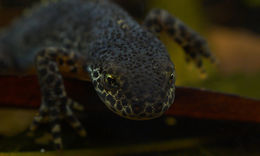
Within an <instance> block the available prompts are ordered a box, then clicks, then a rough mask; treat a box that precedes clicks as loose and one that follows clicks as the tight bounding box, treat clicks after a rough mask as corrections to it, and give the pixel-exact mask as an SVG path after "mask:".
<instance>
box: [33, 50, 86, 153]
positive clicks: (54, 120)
mask: <svg viewBox="0 0 260 156" xmlns="http://www.w3.org/2000/svg"><path fill="white" fill-rule="evenodd" d="M35 63H36V69H37V73H38V79H39V82H40V87H41V92H42V103H41V107H40V110H39V114H38V115H37V116H36V117H35V118H34V121H33V123H32V125H31V127H30V130H35V129H36V128H37V126H38V125H39V124H40V122H42V121H43V119H44V118H46V117H47V118H48V120H49V123H50V124H51V125H50V126H51V133H52V136H53V142H54V145H55V147H56V148H57V149H60V148H62V139H61V127H60V120H61V119H63V118H65V119H66V120H67V121H68V122H69V124H70V125H71V126H72V127H73V128H74V129H75V130H76V131H77V132H78V134H79V135H80V136H85V135H86V132H85V130H84V128H83V126H82V125H81V123H80V122H79V120H78V119H77V118H76V117H75V116H74V114H73V112H72V109H71V108H74V109H77V110H82V109H83V107H82V106H81V105H79V104H78V103H77V102H75V101H74V100H72V99H70V98H69V97H67V94H66V91H65V87H64V84H63V79H62V76H61V72H60V70H59V67H60V68H62V67H63V66H67V69H68V71H70V72H72V73H76V72H77V71H79V70H80V69H81V68H82V67H80V66H82V64H81V62H80V58H79V57H78V56H77V54H76V53H74V52H71V51H66V50H64V49H59V48H46V49H43V50H41V51H40V52H38V54H37V56H36V59H35Z"/></svg>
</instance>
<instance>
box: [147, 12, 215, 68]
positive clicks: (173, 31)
mask: <svg viewBox="0 0 260 156" xmlns="http://www.w3.org/2000/svg"><path fill="white" fill-rule="evenodd" d="M144 25H145V26H146V27H147V28H148V29H149V30H150V31H152V32H153V33H160V32H162V31H166V33H167V34H168V35H169V36H171V37H172V38H173V39H174V41H175V42H176V43H178V44H179V45H180V46H181V47H182V48H183V49H184V52H185V53H186V60H187V61H194V62H195V63H196V65H197V67H199V68H200V69H201V71H202V72H205V71H204V69H203V68H202V58H203V57H205V58H208V59H210V60H211V61H212V62H215V57H214V56H213V55H212V54H211V52H210V50H209V47H208V45H207V42H206V41H205V39H204V38H203V37H201V36H200V35H198V34H197V33H196V32H195V31H193V30H192V29H190V28H189V27H187V26H186V25H185V24H184V23H183V22H182V21H180V20H179V19H177V18H176V17H174V16H172V15H171V14H170V13H169V12H167V11H166V10H161V9H154V10H152V11H150V13H149V14H148V15H147V17H146V19H145V22H144Z"/></svg>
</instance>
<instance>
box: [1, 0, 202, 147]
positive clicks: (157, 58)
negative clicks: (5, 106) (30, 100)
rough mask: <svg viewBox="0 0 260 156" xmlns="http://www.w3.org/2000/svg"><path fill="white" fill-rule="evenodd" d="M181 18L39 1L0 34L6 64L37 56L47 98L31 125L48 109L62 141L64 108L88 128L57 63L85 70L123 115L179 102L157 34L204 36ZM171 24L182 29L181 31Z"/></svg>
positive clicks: (29, 62) (155, 112)
mask: <svg viewBox="0 0 260 156" xmlns="http://www.w3.org/2000/svg"><path fill="white" fill-rule="evenodd" d="M165 19H166V21H165ZM175 20H176V19H175V18H174V17H172V16H170V15H168V13H165V12H160V11H153V12H151V14H150V15H149V16H148V17H147V19H146V21H145V25H143V26H141V25H139V24H138V23H137V22H136V21H135V20H133V19H132V18H131V17H130V16H129V15H128V14H127V13H126V12H125V11H124V10H122V9H121V8H120V7H118V6H117V5H115V4H112V3H110V2H108V1H95V0H92V1H91V0H88V1H83V0H61V1H59V2H55V3H49V4H47V5H45V6H38V7H35V8H34V9H33V10H32V11H31V12H30V13H27V15H26V16H25V17H23V18H22V19H20V20H18V21H16V22H15V23H14V24H13V25H12V26H11V27H10V28H8V29H7V30H6V31H5V32H4V33H3V34H2V35H1V36H0V52H1V53H0V54H1V55H0V62H1V64H0V65H1V66H0V69H1V72H2V73H4V72H5V70H6V69H7V70H11V69H13V70H17V71H18V70H19V71H25V70H27V69H29V68H31V67H34V61H35V65H36V69H37V71H38V77H39V82H40V85H41V90H42V94H43V95H42V97H43V102H42V105H41V108H40V115H39V116H36V117H35V121H34V123H33V126H32V127H33V128H31V129H35V127H36V126H37V125H38V124H39V123H40V122H41V120H42V118H44V117H46V116H50V117H51V121H50V122H51V123H52V134H53V136H54V139H56V140H54V143H55V144H56V145H58V148H61V138H60V134H59V133H60V126H59V124H57V123H58V118H57V116H58V115H59V114H62V115H64V116H65V117H68V119H69V121H70V123H71V125H72V126H73V127H74V128H75V129H78V132H79V134H81V135H82V136H84V135H85V131H83V128H82V127H81V125H80V123H79V121H78V120H77V119H76V118H75V116H74V115H73V113H72V112H71V110H70V108H69V107H79V106H78V104H77V103H76V102H74V101H73V100H71V99H69V98H68V97H67V96H66V92H65V89H64V86H63V82H62V77H61V74H60V72H59V68H58V67H60V66H63V65H64V64H65V65H67V66H68V67H69V68H70V70H69V71H70V72H71V73H72V74H77V73H78V72H79V71H81V72H84V73H87V74H88V75H89V76H90V79H91V81H92V82H93V84H94V87H95V89H96V91H97V93H98V95H99V96H100V98H101V100H102V101H103V102H104V103H105V104H106V105H107V106H108V108H109V109H110V110H112V111H113V112H115V113H117V114H119V115H121V116H123V117H126V118H129V119H137V120H143V119H151V118H156V117H159V116H161V115H162V114H163V113H164V112H165V111H166V110H167V109H168V108H169V107H170V105H171V104H172V103H173V100H174V96H175V93H174V92H175V84H174V82H175V71H174V65H173V63H172V62H171V60H170V58H169V55H168V53H167V51H166V49H165V46H164V45H163V44H162V43H161V41H160V40H159V39H158V38H157V37H156V35H155V34H154V33H156V32H160V31H162V30H163V29H164V30H166V31H167V32H168V34H169V35H171V36H172V37H173V38H174V40H175V41H177V42H178V40H180V39H182V40H183V41H179V42H180V43H179V44H180V45H182V43H186V44H183V45H182V46H183V47H184V46H186V47H187V46H190V47H191V48H194V47H195V46H192V44H190V43H193V41H197V40H198V39H197V38H196V37H197V35H195V34H193V32H190V31H189V29H188V28H187V27H186V26H185V25H183V24H182V23H181V22H179V23H180V24H177V26H178V27H177V28H176V27H175V26H176V25H175ZM167 22H168V23H167ZM160 23H163V24H160ZM153 26H159V27H157V30H154V29H153V28H154V27H153ZM158 28H159V30H158ZM173 31H176V32H177V33H178V32H181V31H183V32H182V33H179V35H177V36H176V35H175V32H173ZM185 33H186V34H185ZM174 35H175V36H174ZM183 35H184V36H183ZM185 35H186V37H185ZM187 35H188V36H189V35H190V36H191V37H190V38H191V39H190V41H189V40H188V39H187ZM194 36H195V37H194ZM176 37H177V38H176ZM178 37H179V38H178ZM199 41H204V40H199ZM202 44H204V42H203V43H200V45H202ZM200 45H199V46H200ZM184 49H185V47H184ZM186 49H187V48H186ZM197 49H200V47H199V48H196V47H195V51H191V50H190V51H189V50H188V51H187V53H189V52H190V53H195V54H196V56H197V55H198V56H199V54H200V53H203V52H196V50H197ZM196 58H197V57H196ZM64 62H65V63H64ZM78 62H80V63H78ZM76 64H77V65H76ZM49 103H51V104H49ZM48 113H49V115H48Z"/></svg>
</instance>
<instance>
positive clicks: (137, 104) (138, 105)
mask: <svg viewBox="0 0 260 156" xmlns="http://www.w3.org/2000/svg"><path fill="white" fill-rule="evenodd" d="M132 109H133V112H134V113H135V114H139V113H141V112H143V110H144V103H143V101H132Z"/></svg>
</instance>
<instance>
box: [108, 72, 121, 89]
mask: <svg viewBox="0 0 260 156" xmlns="http://www.w3.org/2000/svg"><path fill="white" fill-rule="evenodd" d="M105 81H106V84H107V86H108V87H109V88H118V87H119V84H118V83H117V81H116V79H115V78H114V77H113V76H112V75H110V74H107V75H106V78H105Z"/></svg>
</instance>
